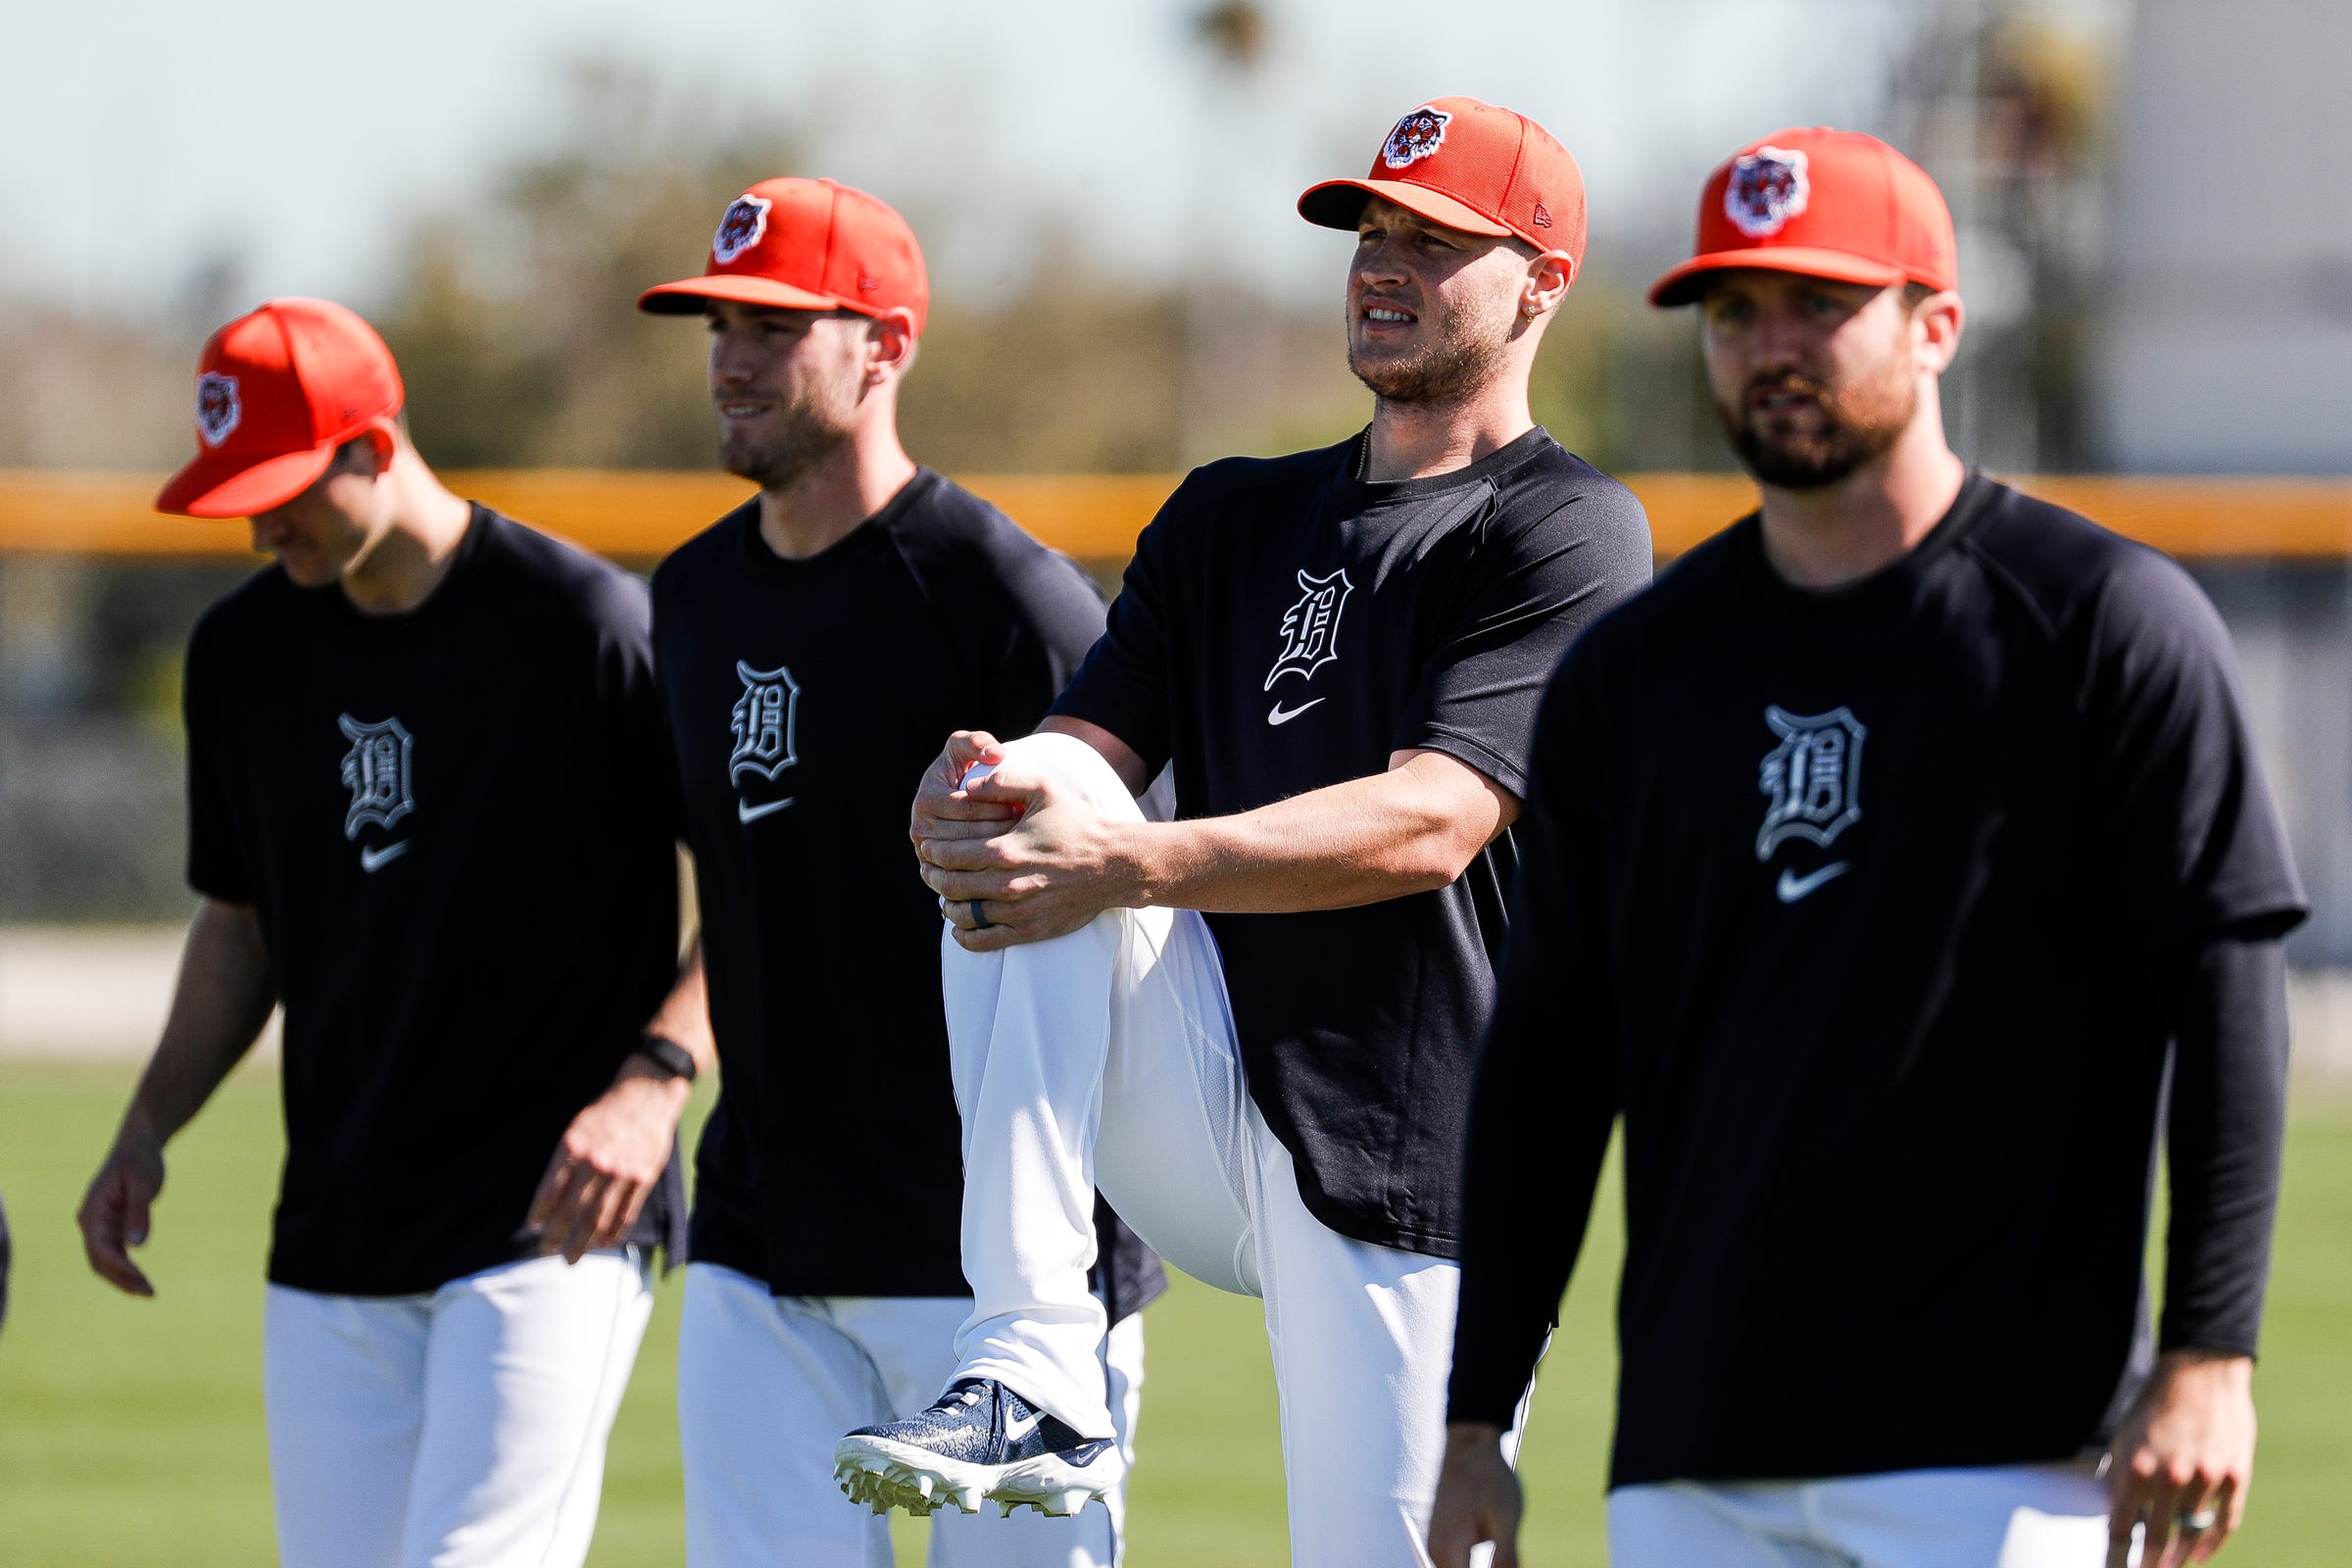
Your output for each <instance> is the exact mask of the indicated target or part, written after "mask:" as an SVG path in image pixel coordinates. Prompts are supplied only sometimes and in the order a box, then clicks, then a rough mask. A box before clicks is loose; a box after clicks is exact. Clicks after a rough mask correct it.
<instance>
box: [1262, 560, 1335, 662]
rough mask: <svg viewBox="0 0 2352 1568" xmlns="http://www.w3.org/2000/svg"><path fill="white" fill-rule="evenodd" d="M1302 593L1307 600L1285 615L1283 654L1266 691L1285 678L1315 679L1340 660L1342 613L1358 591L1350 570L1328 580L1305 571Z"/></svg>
mask: <svg viewBox="0 0 2352 1568" xmlns="http://www.w3.org/2000/svg"><path fill="white" fill-rule="evenodd" d="M1354 591H1355V585H1354V584H1353V583H1351V582H1349V581H1348V572H1347V570H1346V568H1344V567H1343V568H1342V569H1340V570H1338V571H1335V572H1333V573H1332V574H1331V575H1330V576H1328V577H1310V576H1308V575H1307V574H1306V573H1305V572H1304V571H1301V572H1299V592H1300V593H1301V594H1302V595H1303V596H1304V597H1302V598H1300V599H1299V602H1298V603H1297V604H1295V605H1293V606H1291V608H1290V609H1288V610H1286V611H1284V612H1283V613H1282V652H1281V653H1280V654H1279V655H1277V656H1276V657H1275V660H1274V667H1273V668H1272V669H1270V670H1268V671H1266V684H1265V686H1264V687H1263V688H1262V690H1265V691H1272V690H1273V689H1274V683H1275V682H1276V681H1277V680H1280V679H1281V678H1282V677H1283V676H1285V675H1310V676H1311V675H1312V674H1314V672H1315V671H1316V670H1318V669H1321V668H1322V667H1323V666H1324V665H1325V664H1328V663H1330V662H1332V661H1333V660H1335V659H1337V658H1339V657H1340V613H1341V612H1343V611H1345V610H1346V609H1347V608H1348V595H1349V594H1351V593H1353V592H1354Z"/></svg>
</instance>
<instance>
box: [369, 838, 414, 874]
mask: <svg viewBox="0 0 2352 1568" xmlns="http://www.w3.org/2000/svg"><path fill="white" fill-rule="evenodd" d="M408 853H409V841H408V840H407V839H402V840H401V841H400V842H399V843H398V844H392V845H387V846H386V847H384V848H383V849H380V850H362V851H361V852H360V869H361V870H363V871H380V870H382V869H383V868H384V867H385V866H387V865H389V864H391V863H392V862H393V861H394V860H397V859H399V858H401V857H402V856H404V855H406V854H408Z"/></svg>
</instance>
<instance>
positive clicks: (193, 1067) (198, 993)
mask: <svg viewBox="0 0 2352 1568" xmlns="http://www.w3.org/2000/svg"><path fill="white" fill-rule="evenodd" d="M276 1003H277V987H276V982H275V979H274V977H273V976H272V974H271V973H270V951H269V948H268V946H267V945H266V944H265V943H264V942H263V940H262V927H261V920H260V917H259V916H258V915H257V914H256V913H255V912H254V910H253V907H251V906H250V905H240V904H225V903H222V902H221V901H220V900H218V899H206V900H205V901H204V902H203V903H202V904H201V905H199V906H198V907H197V910H196V918H195V919H194V920H193V921H192V922H190V924H189V926H188V941H187V946H186V948H185V949H184V950H183V951H182V953H181V955H180V962H179V978H178V981H177V983H176V985H175V986H174V988H173V991H172V1011H171V1013H170V1015H169V1017H168V1018H167V1019H166V1021H165V1024H164V1033H163V1038H162V1039H161V1040H160V1041H159V1042H158V1043H157V1045H156V1048H155V1054H154V1056H153V1057H152V1058H150V1059H149V1061H148V1063H147V1070H146V1071H145V1072H144V1073H142V1074H141V1075H140V1077H139V1087H138V1089H137V1090H136V1091H135V1092H134V1093H133V1094H132V1096H131V1100H130V1108H129V1109H128V1110H127V1111H126V1112H125V1113H124V1115H123V1132H124V1133H125V1134H128V1135H132V1136H136V1137H140V1138H144V1139H150V1140H152V1141H153V1142H154V1144H155V1145H156V1146H157V1147H158V1148H160V1147H162V1146H163V1144H164V1143H166V1142H167V1141H168V1140H170V1138H171V1137H172V1134H174V1133H176V1132H178V1131H179V1129H180V1128H182V1127H184V1126H186V1125H187V1124H188V1122H189V1120H190V1119H191V1118H192V1117H194V1116H195V1114H196V1112H197V1111H198V1110H200V1109H202V1108H203V1107H204V1103H205V1102H206V1101H207V1100H209V1099H211V1098H212V1095H213V1091H214V1090H216V1089H218V1088H220V1087H221V1080H222V1079H223V1078H226V1077H227V1076H228V1074H229V1071H230V1069H232V1068H234V1067H235V1066H236V1064H237V1062H238V1061H239V1060H240V1059H242V1058H243V1056H244V1054H245V1053H246V1052H248V1051H250V1050H252V1049H253V1042H254V1040H255V1039H256V1037H258V1036H259V1035H260V1034H261V1032H262V1025H264V1024H265V1023H267V1022H269V1021H270V1008H271V1007H272V1006H274V1005H276Z"/></svg>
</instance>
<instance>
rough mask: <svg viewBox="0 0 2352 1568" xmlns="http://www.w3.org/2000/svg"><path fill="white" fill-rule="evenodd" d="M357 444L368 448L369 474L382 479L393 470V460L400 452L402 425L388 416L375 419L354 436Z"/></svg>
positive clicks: (371, 476) (353, 438)
mask: <svg viewBox="0 0 2352 1568" xmlns="http://www.w3.org/2000/svg"><path fill="white" fill-rule="evenodd" d="M352 440H353V442H354V443H355V444H358V445H362V446H364V447H365V448H366V449H367V454H368V458H367V461H368V476H369V477H370V478H375V479H380V478H382V477H383V476H384V475H385V474H386V473H388V472H390V471H391V468H392V460H393V458H394V457H395V456H397V455H398V454H399V452H400V427H399V426H398V425H396V424H394V423H393V422H392V421H391V420H390V419H388V418H379V419H373V420H370V421H369V422H368V428H366V429H365V430H362V431H361V432H360V433H359V434H358V435H356V436H354V437H352Z"/></svg>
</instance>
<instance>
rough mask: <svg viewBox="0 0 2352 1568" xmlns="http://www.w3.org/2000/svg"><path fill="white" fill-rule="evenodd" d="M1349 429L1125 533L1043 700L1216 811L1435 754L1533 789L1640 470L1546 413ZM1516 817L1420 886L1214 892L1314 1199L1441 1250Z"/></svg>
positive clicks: (1192, 808)
mask: <svg viewBox="0 0 2352 1568" xmlns="http://www.w3.org/2000/svg"><path fill="white" fill-rule="evenodd" d="M1361 449H1362V438H1360V437H1359V438H1357V439H1355V440H1350V441H1348V442H1344V443H1342V444H1341V445H1339V446H1336V447H1329V448H1326V449H1324V450H1322V451H1318V452H1306V453H1300V454H1298V455H1296V456H1293V457H1288V458H1280V459H1275V460H1271V461H1259V460H1252V459H1233V460H1229V461H1227V462H1223V463H1218V464H1214V465H1211V466H1208V467H1205V468H1201V469H1199V470H1196V471H1195V472H1194V473H1193V474H1192V475H1191V476H1190V477H1188V478H1187V479H1186V480H1185V482H1184V484H1183V486H1182V487H1181V488H1180V489H1178V490H1177V492H1176V494H1175V495H1174V496H1172V497H1171V498H1170V499H1169V500H1168V503H1167V505H1166V506H1165V507H1163V508H1162V509H1161V510H1160V514H1159V515H1158V516H1157V517H1155V518H1154V519H1153V520H1152V524H1151V526H1149V527H1148V528H1146V529H1145V530H1144V533H1143V536H1142V538H1141V539H1139V540H1138V541H1137V545H1136V555H1135V561H1134V563H1133V564H1131V565H1130V566H1129V567H1128V570H1127V577H1126V583H1125V586H1124V587H1123V588H1122V589H1121V591H1120V593H1119V597H1118V600H1117V602H1116V603H1115V604H1114V605H1113V606H1112V607H1111V613H1110V627H1109V631H1108V632H1107V634H1106V635H1105V636H1104V637H1103V641H1102V642H1101V643H1100V644H1099V645H1097V647H1096V649H1095V651H1094V653H1093V654H1091V655H1090V656H1089V657H1088V659H1087V662H1086V664H1085V667H1084V668H1082V669H1081V670H1080V671H1079V672H1078V675H1077V678H1076V679H1074V680H1073V681H1072V682H1071V683H1070V688H1069V690H1068V691H1066V692H1064V693H1063V694H1062V697H1061V700H1060V701H1059V702H1058V703H1056V704H1055V705H1054V712H1056V713H1058V714H1066V715H1068V716H1069V717H1072V718H1079V719H1084V720H1086V721H1087V722H1089V723H1093V724H1099V725H1101V726H1102V727H1103V728H1104V729H1106V730H1108V731H1109V732H1110V733H1111V734H1113V735H1115V736H1117V737H1118V738H1119V739H1120V740H1121V741H1123V742H1125V743H1126V744H1127V745H1128V746H1129V747H1131V748H1133V749H1134V751H1135V752H1136V754H1137V755H1138V756H1139V757H1141V758H1142V759H1143V760H1144V763H1145V765H1146V766H1147V767H1149V768H1150V769H1152V771H1154V772H1156V771H1157V770H1158V769H1159V767H1160V766H1161V765H1162V764H1163V763H1168V762H1171V761H1172V763H1173V766H1174V774H1175V786H1176V803H1177V814H1178V815H1179V816H1180V817H1201V816H1224V815H1230V814H1233V813H1235V812H1240V811H1247V810H1250V809H1255V808H1257V807H1261V806H1265V805H1267V804H1269V803H1271V802H1274V801H1278V800H1281V799H1284V798H1285V797H1288V796H1292V795H1298V794H1300V793H1302V792H1304V791H1307V790H1314V789H1321V788H1324V787H1326V786H1329V785H1333V784H1339V783H1344V782H1346V781H1348V780H1349V779H1356V778H1363V777H1366V776H1369V775H1372V774H1377V773H1381V772H1385V771H1387V769H1388V766H1389V758H1390V755H1391V754H1392V753H1394V752H1397V751H1402V750H1408V749H1416V748H1419V749H1427V750H1432V751H1439V752H1444V753H1446V754H1447V755H1448V756H1451V757H1454V758H1456V759H1458V760H1461V761H1463V762H1465V763H1467V764H1468V765H1470V766H1471V767H1473V768H1476V769H1477V770H1478V771H1479V772H1480V773H1482V774H1484V775H1486V776H1487V777H1488V778H1490V779H1492V780H1494V781H1495V783H1497V784H1499V785H1501V786H1502V787H1503V788H1504V789H1506V790H1509V791H1510V792H1511V793H1512V794H1513V795H1524V794H1525V792H1526V788H1527V780H1526V776H1525V765H1526V759H1527V747H1528V739H1529V735H1530V732H1531V731H1532V730H1533V728H1534V725H1535V713H1536V706H1537V701H1538V699H1539V697H1540V696H1541V694H1542V692H1543V689H1544V681H1545V680H1546V679H1547V678H1548V677H1549V675H1550V674H1551V671H1552V668H1553V666H1554V665H1555V664H1556V663H1557V662H1559V658H1560V655H1561V653H1562V651H1563V650H1565V649H1566V648H1567V646H1568V643H1569V641H1570V639H1572V638H1573V637H1574V636H1575V635H1576V633H1577V632H1578V631H1579V630H1580V629H1581V628H1582V627H1583V626H1584V625H1586V624H1587V623H1588V622H1590V621H1591V620H1592V619H1593V618H1594V617H1595V616H1597V615H1598V614H1599V613H1601V612H1602V611H1603V610H1604V609H1606V608H1607V607H1608V606H1609V605H1611V604H1614V603H1616V602H1617V601H1618V600H1620V599H1622V598H1623V597H1625V596H1626V595H1627V594H1629V593H1631V592H1633V591H1634V590H1635V589H1637V588H1639V587H1640V586H1641V585H1642V583H1644V582H1646V581H1647V580H1648V578H1649V564H1650V554H1649V548H1650V547H1649V525H1648V522H1647V519H1646V518H1645V517H1644V516H1643V515H1642V507H1641V504H1640V503H1639V502H1637V501H1636V500H1635V499H1634V498H1633V495H1632V493H1631V492H1629V491H1627V490H1626V489H1625V488H1624V487H1623V486H1621V485H1619V484H1618V483H1617V482H1616V481H1615V480H1613V479H1610V478H1609V477H1607V476H1606V475H1605V474H1602V473H1601V472H1599V471H1598V470H1597V469H1595V468H1593V467H1592V466H1590V465H1588V464H1586V463H1584V462H1583V461H1582V460H1580V459H1578V458H1575V457H1573V456H1571V455H1570V454H1569V453H1567V452H1566V451H1564V450H1562V449H1561V448H1560V447H1559V445H1558V444H1557V443H1555V442H1554V441H1553V440H1552V439H1551V437H1550V436H1549V435H1547V434H1546V433H1544V430H1542V429H1541V428H1538V429H1534V430H1530V431H1529V432H1528V433H1527V434H1526V435H1524V436H1522V437H1521V438H1519V439H1518V440H1516V441H1513V442H1512V443H1510V444H1509V445H1508V446H1506V447H1503V448H1502V449H1501V450H1499V451H1497V452H1495V453H1493V454H1491V455H1490V456H1488V457H1486V458H1484V459H1482V460H1480V461H1479V462H1478V463H1476V464H1473V465H1472V466H1469V467H1466V468H1460V469H1457V470H1455V471H1454V472H1451V473H1446V474H1441V475H1439V476H1437V477H1435V478H1428V479H1414V480H1406V481H1403V482H1398V483H1390V484H1369V483H1364V482H1361V481H1359V480H1357V479H1356V478H1354V477H1353V473H1354V468H1355V464H1356V461H1357V458H1358V455H1359V453H1360V451H1361ZM1513 863H1514V850H1513V844H1512V838H1511V835H1510V834H1508V833H1505V834H1502V835H1501V836H1499V837H1498V838H1496V839H1495V842H1494V843H1493V844H1491V845H1490V846H1488V848H1487V849H1486V850H1485V852H1483V853H1482V854H1481V855H1480V856H1479V858H1477V859H1476V860H1475V861H1473V862H1472V863H1471V865H1470V867H1469V869H1468V870H1467V871H1465V872H1464V873H1463V874H1462V876H1461V877H1460V878H1459V879H1457V880H1456V881H1454V882H1453V883H1452V884H1450V885H1449V886H1447V887H1445V888H1443V889H1440V890H1438V891H1436V892H1432V893H1422V894H1415V895H1413V896H1411V897H1407V898H1399V899H1391V900H1387V901H1385V902H1383V903H1379V904H1370V905H1364V906H1361V907H1356V908H1351V909H1334V910H1325V911H1318V912H1314V913H1302V914H1211V915H1209V916H1208V923H1209V926H1210V929H1211V930H1212V931H1213V932H1214V933H1215V935H1216V939H1217V946H1218V950H1219V952H1220V953H1221V955H1222V956H1223V960H1224V968H1225V979H1226V984H1227V987H1228V989H1229V991H1230V992H1231V994H1232V999H1233V1015H1234V1024H1235V1027H1236V1029H1237V1030H1238V1031H1239V1035H1240V1046H1241V1051H1242V1060H1243V1065H1244V1069H1245V1071H1246V1072H1247V1073H1248V1076H1249V1081H1250V1094H1251V1097H1252V1098H1253V1099H1254V1100H1255V1101H1256V1103H1257V1106H1258V1108H1259V1110H1260V1111H1261V1112H1263V1113H1264V1115H1265V1118H1266V1122H1267V1125H1268V1126H1269V1127H1270V1128H1271V1129H1272V1131H1273V1132H1274V1135H1275V1136H1276V1137H1277V1138H1280V1139H1281V1140H1282V1142H1283V1145H1284V1147H1285V1148H1287V1149H1288V1150H1289V1151H1290V1152H1291V1153H1292V1155H1293V1157H1294V1158H1295V1159H1296V1161H1297V1165H1298V1172H1299V1194H1300V1196H1301V1197H1302V1198H1303V1199H1304V1201H1305V1202H1306V1205H1307V1207H1308V1209H1309V1210H1311V1211H1312V1212H1313V1213H1314V1214H1315V1215H1316V1217H1317V1218H1319V1219H1321V1220H1322V1221H1323V1222H1324V1223H1325V1224H1327V1225H1329V1226H1331V1227H1332V1228H1333V1229H1334V1230H1337V1231H1339V1232H1340V1233H1341V1234H1342V1235H1345V1236H1350V1237H1353V1238H1356V1239H1357V1240H1360V1241H1366V1242H1372V1243H1375V1244H1378V1245H1381V1246H1386V1247H1396V1248H1401V1249H1403V1250H1407V1251H1414V1252H1422V1253H1427V1254H1430V1255H1433V1256H1438V1257H1449V1256H1452V1255H1453V1254H1454V1251H1455V1250H1456V1248H1457V1246H1458V1245H1459V1234H1460V1233H1459V1224H1458V1214H1459V1206H1460V1203H1459V1191H1458V1180H1457V1178H1458V1172H1459V1166H1460V1159H1461V1138H1462V1126H1463V1119H1464V1116H1465V1114H1466V1112H1467V1108H1468V1104H1469V1098H1470V1077H1471V1063H1472V1060H1473V1057H1474V1055H1475V1054H1476V1049H1477V1044H1478V1038H1479V1034H1480V1031H1481V1030H1482V1029H1483V1028H1484V1027H1485V1025H1486V1021H1487V1014H1488V1011H1489V1008H1490V1006H1491V1005H1492V1001H1493V993H1494V960H1495V956H1497V955H1498V952H1499V950H1500V947H1501V941H1502V930H1503V892H1502V890H1503V888H1504V887H1505V885H1506V884H1507V882H1508V879H1509V876H1510V872H1511V867H1512V865H1513Z"/></svg>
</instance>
